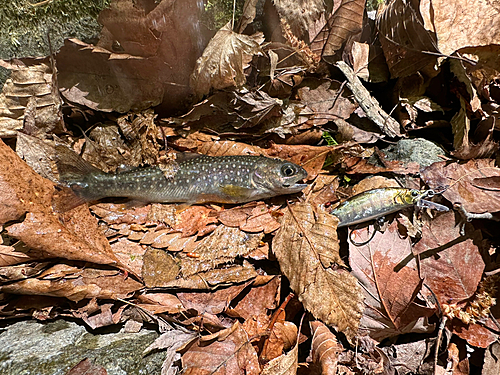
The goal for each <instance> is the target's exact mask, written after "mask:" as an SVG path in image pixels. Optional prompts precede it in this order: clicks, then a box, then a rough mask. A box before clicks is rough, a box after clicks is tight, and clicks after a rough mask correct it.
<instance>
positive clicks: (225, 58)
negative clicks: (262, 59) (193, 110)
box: [191, 22, 264, 97]
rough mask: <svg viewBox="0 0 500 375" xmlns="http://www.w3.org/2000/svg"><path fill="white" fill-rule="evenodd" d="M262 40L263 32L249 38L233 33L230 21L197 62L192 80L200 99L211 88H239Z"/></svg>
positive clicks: (211, 41) (258, 50) (192, 85)
mask: <svg viewBox="0 0 500 375" xmlns="http://www.w3.org/2000/svg"><path fill="white" fill-rule="evenodd" d="M263 41H264V36H263V35H262V33H257V34H254V35H252V36H248V35H243V34H238V33H235V32H234V31H232V30H231V22H229V23H228V24H227V25H226V26H224V27H223V28H221V29H220V30H219V31H218V32H217V34H215V36H214V37H213V38H212V39H211V40H210V42H209V43H208V45H207V47H206V48H205V50H204V51H203V55H202V56H201V57H200V58H199V59H198V61H197V62H196V67H195V69H194V72H193V75H192V77H191V87H192V88H193V90H194V91H195V93H196V95H198V96H199V97H201V96H203V95H206V94H208V93H209V92H210V90H211V89H224V88H226V87H231V86H236V87H240V86H242V85H243V84H244V83H245V82H246V78H245V74H244V72H243V70H244V69H245V68H246V66H247V64H248V63H249V62H250V61H251V60H252V57H253V56H254V55H255V54H257V53H259V52H260V45H261V44H262V42H263Z"/></svg>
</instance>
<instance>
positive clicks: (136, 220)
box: [90, 203, 156, 224]
mask: <svg viewBox="0 0 500 375" xmlns="http://www.w3.org/2000/svg"><path fill="white" fill-rule="evenodd" d="M155 206H156V205H152V206H151V205H147V206H142V207H134V208H130V209H127V206H126V205H125V204H115V203H99V204H95V205H93V206H91V207H90V209H91V210H92V212H93V213H94V214H95V215H97V216H99V217H100V218H101V219H102V220H103V221H105V222H106V223H108V224H121V223H125V224H146V222H147V221H148V219H149V216H150V211H152V210H153V209H154V207H155Z"/></svg>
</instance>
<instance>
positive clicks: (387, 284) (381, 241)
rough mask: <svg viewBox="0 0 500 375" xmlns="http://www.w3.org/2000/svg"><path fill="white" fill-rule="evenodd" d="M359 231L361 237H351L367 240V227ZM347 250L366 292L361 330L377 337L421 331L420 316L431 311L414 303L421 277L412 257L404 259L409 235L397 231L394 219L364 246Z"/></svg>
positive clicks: (423, 328) (355, 273) (419, 287)
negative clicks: (405, 235)
mask: <svg viewBox="0 0 500 375" xmlns="http://www.w3.org/2000/svg"><path fill="white" fill-rule="evenodd" d="M372 230H373V229H372ZM359 232H361V233H362V234H363V236H362V237H363V238H358V236H359V234H358V236H356V235H354V234H353V235H351V236H352V237H353V238H354V239H355V241H358V242H360V241H363V240H366V238H364V236H365V235H367V233H366V232H367V230H366V228H365V229H364V230H360V231H359ZM349 250H350V257H349V260H350V264H351V267H352V272H353V274H354V275H355V276H356V277H357V279H358V280H359V282H360V283H361V285H362V286H363V290H364V295H365V305H366V307H365V311H364V314H363V317H362V318H361V327H360V330H367V331H368V332H369V334H370V337H372V338H374V339H376V340H382V339H383V338H385V337H390V336H395V335H397V334H400V333H403V332H405V333H407V332H412V331H424V330H425V327H423V325H422V320H423V316H425V315H430V314H432V313H433V310H431V309H429V310H428V311H426V310H425V309H424V308H419V307H418V306H417V305H415V304H414V303H413V301H414V299H415V297H416V295H417V293H418V292H419V291H420V289H421V287H422V280H420V277H419V275H418V271H417V267H416V263H415V261H414V260H412V261H411V262H403V261H404V259H405V258H406V257H408V256H411V255H412V254H411V243H410V238H408V237H403V236H401V235H400V234H399V232H398V224H397V222H396V221H394V222H393V223H392V224H391V225H390V226H389V228H388V229H387V230H386V231H385V232H384V233H381V232H377V233H376V234H375V236H374V237H373V239H372V240H371V241H370V242H368V243H367V244H365V245H363V246H354V245H352V244H351V245H350V246H349ZM431 328H432V327H431Z"/></svg>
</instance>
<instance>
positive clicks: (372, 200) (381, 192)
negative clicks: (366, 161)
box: [331, 188, 425, 227]
mask: <svg viewBox="0 0 500 375" xmlns="http://www.w3.org/2000/svg"><path fill="white" fill-rule="evenodd" d="M424 194H425V193H424V192H423V191H420V190H416V189H404V188H381V189H373V190H368V191H365V192H363V193H360V194H357V195H355V196H353V197H351V198H349V199H348V200H346V201H345V202H342V203H341V204H340V205H339V206H337V207H336V208H335V209H333V210H332V211H331V214H332V215H335V216H337V217H338V218H339V225H338V226H339V227H343V226H348V225H353V224H359V223H362V222H365V221H368V220H373V219H376V218H379V217H382V216H385V215H388V214H391V213H393V212H396V211H399V210H402V209H403V208H406V207H410V206H412V205H414V204H416V202H417V201H418V200H419V199H420V198H421V197H422V196H423V195H424Z"/></svg>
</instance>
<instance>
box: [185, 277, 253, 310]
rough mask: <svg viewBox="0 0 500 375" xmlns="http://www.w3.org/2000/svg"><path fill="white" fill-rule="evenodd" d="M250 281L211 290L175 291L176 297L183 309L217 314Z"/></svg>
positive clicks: (224, 308)
mask: <svg viewBox="0 0 500 375" xmlns="http://www.w3.org/2000/svg"><path fill="white" fill-rule="evenodd" d="M250 283H251V281H249V282H246V283H243V284H239V285H233V286H230V287H227V288H220V289H217V290H215V291H211V292H190V293H177V297H178V298H179V300H180V301H181V302H182V305H183V306H184V308H185V309H193V310H196V311H197V312H198V314H200V315H202V314H204V313H209V314H213V315H217V314H220V313H222V312H224V311H225V310H226V309H227V308H228V307H229V304H230V303H231V301H232V300H233V299H234V298H236V297H237V296H238V295H239V294H240V293H241V292H242V291H243V290H244V289H245V288H246V287H247V286H248V285H249V284H250Z"/></svg>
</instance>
